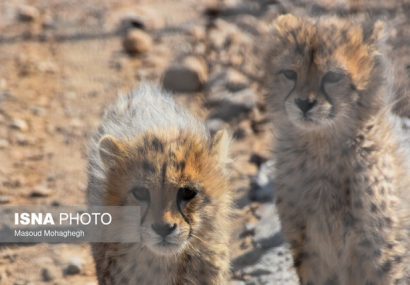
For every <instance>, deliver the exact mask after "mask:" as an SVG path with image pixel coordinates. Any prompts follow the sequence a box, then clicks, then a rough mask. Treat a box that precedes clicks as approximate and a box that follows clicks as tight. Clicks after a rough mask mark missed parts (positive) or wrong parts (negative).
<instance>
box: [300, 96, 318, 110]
mask: <svg viewBox="0 0 410 285" xmlns="http://www.w3.org/2000/svg"><path fill="white" fill-rule="evenodd" d="M316 102H317V101H316V100H313V101H311V100H309V99H300V98H297V99H295V104H296V106H298V107H299V109H300V110H301V111H302V112H303V114H306V113H307V112H309V110H310V109H312V108H313V107H314V106H315V105H316Z"/></svg>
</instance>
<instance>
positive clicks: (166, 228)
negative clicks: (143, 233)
mask: <svg viewBox="0 0 410 285" xmlns="http://www.w3.org/2000/svg"><path fill="white" fill-rule="evenodd" d="M151 227H152V229H153V230H154V232H156V233H157V234H158V235H160V236H161V237H166V236H168V235H170V234H171V233H172V232H173V231H175V229H176V228H177V224H173V225H171V224H152V225H151Z"/></svg>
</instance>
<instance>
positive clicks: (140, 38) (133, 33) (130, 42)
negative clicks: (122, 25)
mask: <svg viewBox="0 0 410 285" xmlns="http://www.w3.org/2000/svg"><path fill="white" fill-rule="evenodd" d="M122 44H123V47H124V50H125V51H126V52H128V53H129V54H131V55H136V54H142V53H146V52H148V51H150V50H151V49H152V46H153V41H152V38H151V36H150V35H149V34H147V33H146V32H144V31H141V30H136V29H134V30H130V31H128V32H127V34H126V36H125V37H124V40H123V42H122Z"/></svg>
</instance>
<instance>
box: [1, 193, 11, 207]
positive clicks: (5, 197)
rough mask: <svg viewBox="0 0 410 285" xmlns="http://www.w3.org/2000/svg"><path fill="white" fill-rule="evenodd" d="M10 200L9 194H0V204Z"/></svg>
mask: <svg viewBox="0 0 410 285" xmlns="http://www.w3.org/2000/svg"><path fill="white" fill-rule="evenodd" d="M10 201H11V197H10V196H9V195H0V205H1V204H8V203H10Z"/></svg>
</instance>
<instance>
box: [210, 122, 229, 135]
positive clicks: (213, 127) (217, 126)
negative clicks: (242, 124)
mask: <svg viewBox="0 0 410 285" xmlns="http://www.w3.org/2000/svg"><path fill="white" fill-rule="evenodd" d="M206 126H207V127H208V130H209V131H210V132H211V134H214V133H216V132H217V131H219V130H222V129H225V128H228V124H227V123H225V122H224V121H223V120H221V119H210V120H208V121H207V122H206Z"/></svg>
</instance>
